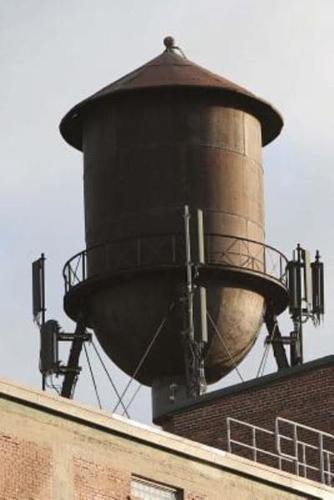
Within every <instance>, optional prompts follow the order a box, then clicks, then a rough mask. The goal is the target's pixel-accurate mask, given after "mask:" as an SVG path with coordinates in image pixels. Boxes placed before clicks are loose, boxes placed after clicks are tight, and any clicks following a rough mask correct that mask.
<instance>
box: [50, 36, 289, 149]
mask: <svg viewBox="0 0 334 500" xmlns="http://www.w3.org/2000/svg"><path fill="white" fill-rule="evenodd" d="M170 41H171V42H172V43H170ZM164 42H165V45H166V50H165V51H164V52H163V53H162V54H160V55H159V56H158V57H155V58H154V59H152V60H151V61H149V62H147V63H146V64H144V65H143V66H141V67H140V68H138V69H136V70H134V71H132V72H131V73H129V74H127V75H125V76H123V77H122V78H120V79H119V80H116V81H115V82H113V83H111V84H109V85H107V86H106V87H104V88H102V89H101V90H99V91H98V92H96V93H95V94H93V95H91V96H90V97H88V98H87V99H85V100H84V101H82V102H80V103H79V104H77V105H76V106H74V107H73V108H72V109H71V110H70V111H69V112H68V113H67V114H66V115H65V117H64V118H63V120H62V121H61V124H60V131H61V134H62V136H63V137H64V139H65V140H66V141H67V142H68V143H69V144H70V145H72V146H74V147H75V148H77V149H80V150H81V149H82V114H83V111H84V110H85V111H86V110H87V109H88V107H90V106H92V105H93V104H94V103H96V101H99V100H101V99H105V98H109V97H111V96H115V95H119V94H121V93H125V92H138V91H141V90H153V89H162V88H164V89H165V88H170V89H175V88H184V89H202V90H203V89H204V90H206V91H207V92H211V93H212V92H213V91H215V92H216V93H217V92H218V94H219V95H220V96H221V98H222V102H223V103H225V104H227V105H229V106H231V107H236V108H238V109H243V110H245V111H247V112H249V113H250V114H252V115H254V116H255V117H256V118H258V120H259V121H260V123H261V126H262V142H263V145H265V144H268V143H269V142H271V141H272V140H273V139H275V137H277V136H278V135H279V133H280V131H281V129H282V127H283V119H282V117H281V115H280V114H279V113H278V111H276V110H275V109H274V108H273V107H272V106H271V105H270V104H269V103H267V102H266V101H264V100H263V99H260V98H259V97H257V96H255V95H254V94H252V93H251V92H249V91H248V90H246V89H244V88H243V87H240V86H239V85H237V84H235V83H233V82H231V81H230V80H227V79H226V78H223V77H222V76H219V75H216V74H214V73H212V72H211V71H208V70H207V69H205V68H202V67H201V66H199V65H197V64H195V63H194V62H192V61H190V60H189V59H187V58H186V57H185V56H184V55H183V53H182V51H180V49H178V48H177V47H175V44H174V40H173V39H171V37H167V38H165V41H164Z"/></svg>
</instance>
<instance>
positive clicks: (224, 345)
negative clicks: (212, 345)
mask: <svg viewBox="0 0 334 500" xmlns="http://www.w3.org/2000/svg"><path fill="white" fill-rule="evenodd" d="M206 314H207V317H208V318H209V321H210V323H211V325H212V326H213V329H214V331H215V332H216V334H217V335H218V338H219V339H220V341H221V343H222V345H223V347H224V349H225V351H226V353H227V355H228V356H229V358H230V360H231V361H232V363H233V365H234V368H235V370H236V372H237V374H238V375H239V378H240V380H241V382H244V379H243V378H242V375H241V373H240V370H239V368H238V365H237V363H236V362H235V359H234V357H233V356H232V354H231V353H230V350H229V348H228V347H227V345H226V343H225V341H224V339H223V336H222V335H221V334H220V332H219V330H218V327H217V325H216V323H215V322H214V321H213V319H212V316H211V314H210V313H209V311H206Z"/></svg>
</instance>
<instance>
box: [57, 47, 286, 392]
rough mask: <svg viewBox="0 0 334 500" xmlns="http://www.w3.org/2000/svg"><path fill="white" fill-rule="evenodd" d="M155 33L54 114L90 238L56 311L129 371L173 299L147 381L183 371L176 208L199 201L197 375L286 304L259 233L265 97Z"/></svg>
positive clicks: (238, 351)
mask: <svg viewBox="0 0 334 500" xmlns="http://www.w3.org/2000/svg"><path fill="white" fill-rule="evenodd" d="M165 45H166V50H164V52H163V53H162V54H161V55H159V56H158V57H156V58H155V59H153V60H152V61H150V62H148V63H147V64H145V65H144V66H142V67H140V68H139V69H137V70H135V71H133V72H132V73H130V74H128V75H126V76H125V77H123V78H121V79H119V80H117V81H116V82H114V83H112V84H110V85H108V86H107V87H105V88H104V89H102V90H100V91H99V92H97V93H96V94H94V95H93V96H91V97H89V98H88V99H86V100H85V101H83V102H81V103H80V104H78V105H77V106H75V107H74V108H73V109H72V110H71V111H70V112H69V113H68V114H67V115H66V116H65V117H64V119H63V120H62V122H61V125H60V130H61V133H62V135H63V137H64V139H65V140H66V141H67V142H68V143H69V144H71V145H72V146H74V147H75V148H77V149H79V150H81V151H83V155H84V202H85V227H86V243H87V249H86V251H85V252H84V253H82V254H78V255H77V256H75V257H74V259H72V260H71V261H69V262H68V263H67V265H66V266H65V276H66V279H67V289H66V295H65V310H66V312H67V313H68V314H69V316H71V317H72V318H73V319H77V317H78V314H79V313H80V311H81V312H82V311H84V314H85V316H86V321H87V322H88V324H89V325H90V326H91V327H92V328H93V329H94V331H95V333H96V335H97V337H98V339H99V341H100V343H101V345H102V347H103V349H104V350H105V352H106V353H107V354H108V356H110V358H111V359H112V360H113V361H114V362H115V363H116V364H117V365H118V366H119V367H120V368H121V369H122V370H124V371H125V372H126V373H127V374H129V375H133V373H134V371H135V369H136V367H137V365H138V362H139V361H140V359H141V357H142V355H143V353H144V352H145V350H146V349H147V346H148V345H149V343H150V341H151V339H152V336H153V335H154V333H155V331H156V329H157V327H158V326H159V324H160V322H161V320H162V318H163V317H164V316H165V315H166V313H167V311H168V308H169V306H170V304H171V303H175V304H176V306H175V307H174V309H173V311H172V312H171V313H170V315H169V318H168V321H167V323H166V325H165V327H164V329H163V331H162V332H161V334H160V335H159V337H158V338H157V340H156V342H155V344H154V345H153V347H152V350H151V351H150V354H149V356H148V357H147V359H146V361H145V363H144V364H143V366H142V367H141V368H140V370H139V372H138V373H136V378H137V380H139V381H140V382H141V383H143V384H147V385H152V384H153V382H154V381H155V380H159V379H163V378H164V377H174V376H175V377H177V376H182V374H183V373H184V353H183V347H182V338H181V332H182V328H183V325H182V322H183V311H182V307H183V305H182V302H180V300H179V298H180V286H181V285H182V283H183V282H184V277H185V271H184V262H185V250H184V236H183V223H184V222H183V207H184V205H185V204H187V205H189V206H190V208H191V209H192V208H194V209H197V208H200V209H202V210H203V215H204V231H205V235H204V239H205V253H206V264H205V265H203V266H202V267H201V269H200V271H199V272H200V280H201V281H202V283H203V284H205V286H206V287H207V307H208V313H209V314H210V317H211V318H212V320H213V323H212V324H210V323H209V343H208V346H207V352H206V360H205V374H206V379H207V382H208V383H213V382H215V381H217V380H219V379H220V378H221V377H223V376H224V375H225V374H227V373H228V372H229V371H230V370H231V369H232V368H233V367H234V366H235V365H236V364H238V363H239V362H240V361H241V360H242V359H243V358H244V357H245V356H246V354H247V353H248V352H249V350H250V349H251V347H252V345H253V344H254V342H255V339H256V337H257V334H258V332H259V329H260V327H261V325H262V322H263V315H264V310H265V307H266V303H268V301H271V300H272V299H275V300H273V302H274V306H275V308H276V312H277V313H279V312H281V311H282V310H283V309H284V308H285V307H286V301H287V292H286V287H285V284H284V280H283V279H282V275H283V273H281V274H280V275H275V274H274V273H270V272H269V271H268V263H267V262H266V256H267V252H268V249H269V251H272V252H275V250H274V249H271V248H270V247H265V246H264V244H263V243H264V236H265V230H264V196H263V166H262V146H265V145H266V144H268V143H269V142H271V141H272V140H273V139H274V138H275V137H276V136H277V135H278V134H279V133H280V131H281V128H282V125H283V122H282V118H281V116H280V115H279V113H278V112H277V111H276V110H275V109H274V108H273V107H272V106H271V105H269V104H268V103H266V102H265V101H263V100H262V99H259V98H258V97H256V96H255V95H253V94H252V93H250V92H248V91H247V90H245V89H243V88H241V87H239V86H237V85H235V84H234V83H231V82H230V81H228V80H226V79H224V78H222V77H220V76H218V75H215V74H213V73H211V72H209V71H207V70H206V69H203V68H202V67H200V66H198V65H196V64H194V63H193V62H191V61H189V60H188V59H187V58H185V57H184V55H183V54H182V53H180V52H179V51H178V50H177V49H176V48H175V44H174V43H173V40H171V39H170V38H169V39H166V41H165ZM275 257H276V258H277V259H281V258H282V256H281V255H280V254H279V252H277V254H275ZM281 265H282V263H281ZM75 266H76V268H75ZM81 268H82V269H81ZM78 269H79V271H78ZM80 272H81V275H82V276H81V277H79V279H77V280H76V278H75V275H76V276H77V275H78V273H80ZM213 324H214V325H215V327H216V328H215V327H214V326H213ZM217 330H218V331H219V335H218V334H217ZM219 337H222V339H223V341H221V338H219Z"/></svg>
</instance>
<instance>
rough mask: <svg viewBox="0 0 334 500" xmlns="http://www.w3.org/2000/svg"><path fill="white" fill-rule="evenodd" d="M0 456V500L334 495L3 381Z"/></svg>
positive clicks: (274, 499) (266, 499) (268, 499)
mask: <svg viewBox="0 0 334 500" xmlns="http://www.w3.org/2000/svg"><path fill="white" fill-rule="evenodd" d="M211 416H212V413H211ZM0 458H1V467H0V499H1V500H49V499H50V500H51V499H52V500H97V499H99V500H135V499H136V498H139V499H143V498H144V499H153V498H155V499H159V498H161V499H178V500H181V499H183V500H221V499H222V498H224V499H230V500H232V499H233V500H234V499H240V500H246V499H247V500H253V499H263V500H288V499H289V500H292V499H309V498H313V499H320V498H321V499H330V498H333V493H332V490H331V489H330V488H329V487H327V486H324V485H321V484H320V483H315V482H312V481H309V480H307V479H304V478H301V477H297V476H293V475H291V474H289V473H286V472H283V471H278V470H275V469H273V468H270V467H267V466H265V465H263V464H259V463H254V462H252V461H250V460H247V459H244V458H241V457H238V456H236V455H231V454H229V453H226V452H225V451H222V450H219V449H217V448H213V447H208V446H206V445H203V444H200V443H198V442H195V441H190V440H188V439H185V438H182V437H179V436H175V435H173V434H169V433H167V432H165V431H161V430H160V429H158V428H154V427H147V426H144V425H141V424H137V423H135V422H132V421H129V420H126V419H125V418H122V417H118V416H114V415H110V414H107V413H104V412H101V411H98V410H95V409H92V408H87V407H84V406H81V405H78V404H76V403H73V402H71V401H69V400H67V399H64V398H59V397H53V396H50V395H48V394H46V393H42V392H40V391H35V390H31V389H27V388H24V387H21V386H15V385H13V384H10V383H6V382H0Z"/></svg>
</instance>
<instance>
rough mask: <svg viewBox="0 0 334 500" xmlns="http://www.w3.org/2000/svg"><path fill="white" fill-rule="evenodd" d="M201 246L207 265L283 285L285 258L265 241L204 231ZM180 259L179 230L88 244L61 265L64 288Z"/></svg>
mask: <svg viewBox="0 0 334 500" xmlns="http://www.w3.org/2000/svg"><path fill="white" fill-rule="evenodd" d="M204 247H205V262H206V264H207V265H215V266H221V267H232V268H236V269H245V270H249V271H253V272H255V273H258V274H261V275H265V276H268V277H270V278H273V279H276V280H277V281H279V282H280V283H282V284H283V285H284V286H286V285H287V276H286V267H287V263H288V261H287V259H286V257H285V256H284V255H283V254H282V253H281V252H279V251H278V250H276V249H275V248H273V247H271V246H269V245H265V244H264V243H261V242H259V241H255V240H250V239H246V238H241V237H238V236H230V235H222V234H205V235H204ZM184 263H185V241H184V235H183V234H160V235H151V236H140V237H136V238H123V239H118V240H114V241H111V242H108V243H105V244H103V245H97V246H94V247H91V248H89V249H87V250H84V251H82V252H80V253H78V254H76V255H74V256H73V257H72V258H71V259H70V260H68V261H67V262H66V264H65V266H64V269H63V276H64V280H65V292H68V291H69V290H70V289H71V288H73V287H74V286H76V285H78V284H80V283H82V282H83V281H85V280H87V279H88V278H93V277H94V276H96V275H97V274H98V275H101V274H106V275H107V274H110V273H113V272H119V271H131V270H135V269H138V268H150V267H158V266H161V265H183V264H184ZM96 270H98V271H96Z"/></svg>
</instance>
